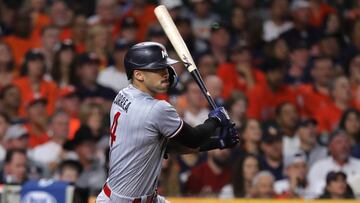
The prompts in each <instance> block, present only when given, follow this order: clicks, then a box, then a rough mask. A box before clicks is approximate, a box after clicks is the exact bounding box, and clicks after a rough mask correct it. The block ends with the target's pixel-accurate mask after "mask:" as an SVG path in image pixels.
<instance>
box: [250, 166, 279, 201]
mask: <svg viewBox="0 0 360 203" xmlns="http://www.w3.org/2000/svg"><path fill="white" fill-rule="evenodd" d="M274 182H275V177H274V176H273V175H272V174H271V173H270V172H269V171H260V172H259V173H258V174H257V175H256V176H255V177H254V179H253V181H252V187H251V195H250V198H257V199H272V198H274V197H275V192H274Z"/></svg>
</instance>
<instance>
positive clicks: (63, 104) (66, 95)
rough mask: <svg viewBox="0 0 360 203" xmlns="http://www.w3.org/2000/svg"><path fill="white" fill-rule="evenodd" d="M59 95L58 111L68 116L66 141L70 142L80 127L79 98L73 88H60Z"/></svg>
mask: <svg viewBox="0 0 360 203" xmlns="http://www.w3.org/2000/svg"><path fill="white" fill-rule="evenodd" d="M59 94H60V95H59V98H60V99H59V109H60V110H61V111H64V112H65V113H66V114H67V115H69V116H70V126H69V133H68V139H70V140H71V139H73V138H74V135H75V132H76V131H77V130H78V129H79V127H80V119H79V109H80V104H81V103H80V98H79V95H78V92H77V90H76V88H75V87H74V86H66V87H62V88H61V89H60V93H59Z"/></svg>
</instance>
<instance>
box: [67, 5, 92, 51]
mask: <svg viewBox="0 0 360 203" xmlns="http://www.w3.org/2000/svg"><path fill="white" fill-rule="evenodd" d="M87 2H88V1H87ZM71 29H72V36H71V38H70V39H72V41H73V42H74V44H75V48H76V52H77V53H83V52H85V50H86V45H85V44H86V37H84V36H87V32H88V24H87V23H86V16H84V15H82V14H78V15H76V16H75V17H74V22H73V25H72V27H71Z"/></svg>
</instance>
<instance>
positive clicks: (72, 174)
mask: <svg viewBox="0 0 360 203" xmlns="http://www.w3.org/2000/svg"><path fill="white" fill-rule="evenodd" d="M82 170H83V168H82V166H81V164H80V163H79V162H78V161H76V160H70V159H67V160H63V161H61V163H60V164H59V168H58V173H57V174H56V175H57V176H58V179H59V180H61V181H65V182H69V183H72V184H75V183H76V182H77V181H78V179H79V177H80V174H81V172H82Z"/></svg>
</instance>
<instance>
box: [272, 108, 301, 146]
mask: <svg viewBox="0 0 360 203" xmlns="http://www.w3.org/2000/svg"><path fill="white" fill-rule="evenodd" d="M274 121H275V124H276V125H278V126H279V128H280V129H281V130H282V132H283V134H284V137H283V141H284V146H286V147H290V146H292V145H293V144H292V143H293V142H294V140H293V139H294V136H295V131H296V125H297V124H298V121H299V113H298V110H297V109H296V106H295V105H294V104H292V103H290V102H285V103H282V104H280V105H279V106H278V107H277V108H276V110H275V120H274Z"/></svg>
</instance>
